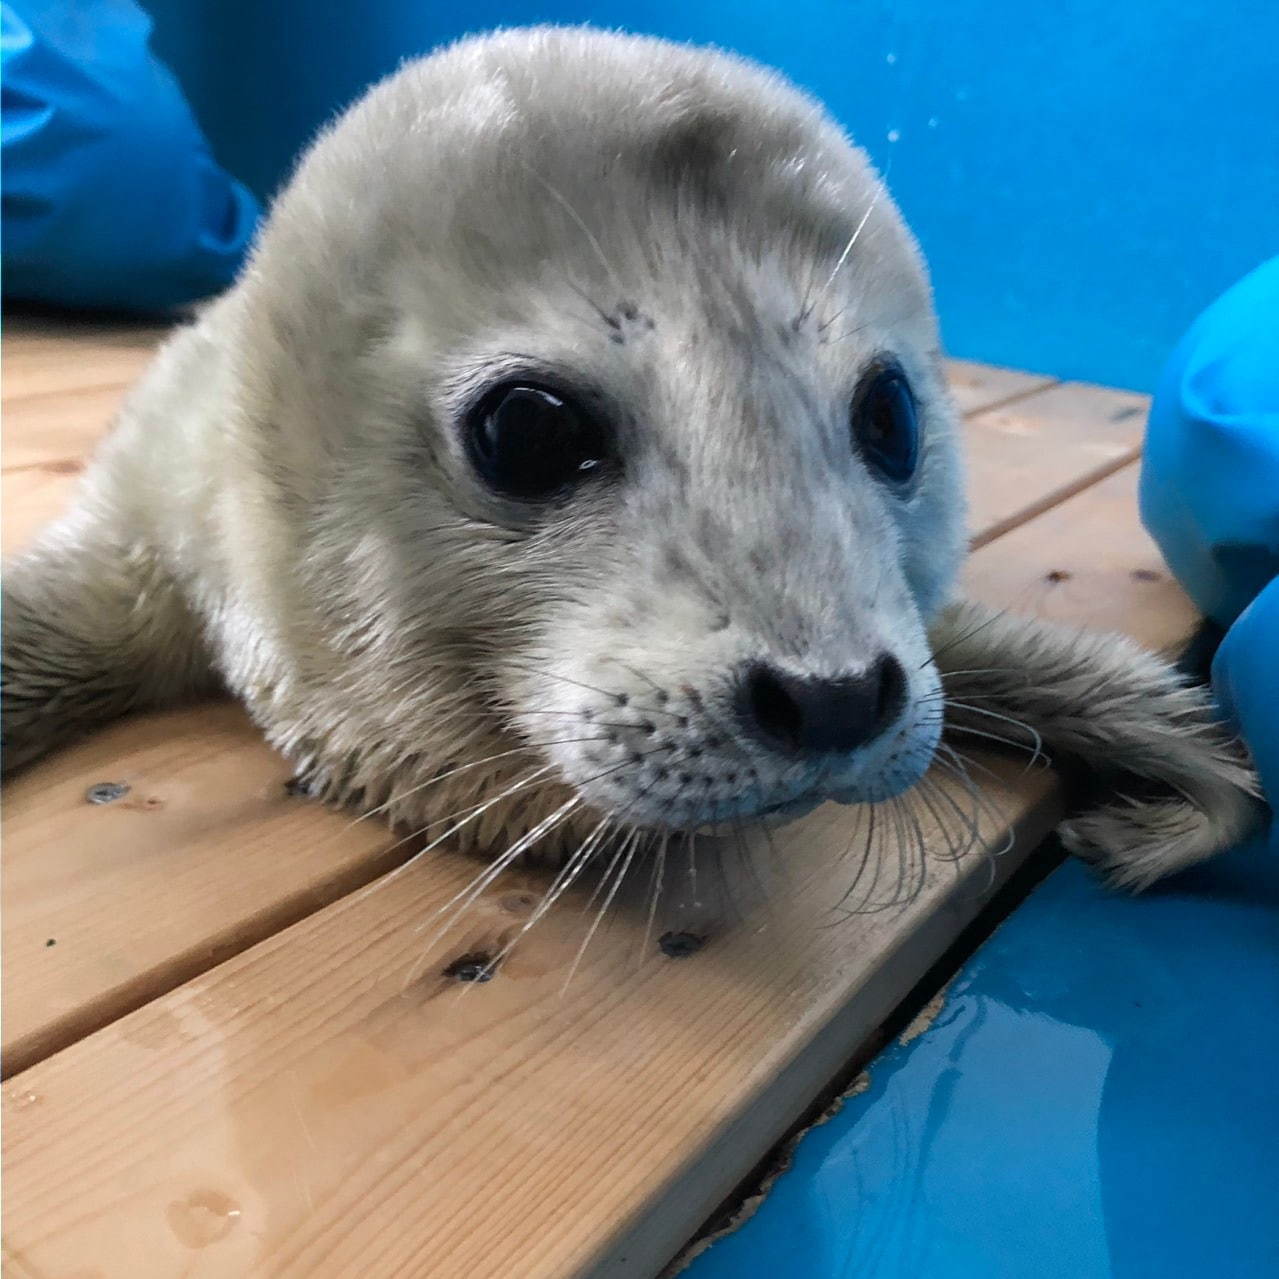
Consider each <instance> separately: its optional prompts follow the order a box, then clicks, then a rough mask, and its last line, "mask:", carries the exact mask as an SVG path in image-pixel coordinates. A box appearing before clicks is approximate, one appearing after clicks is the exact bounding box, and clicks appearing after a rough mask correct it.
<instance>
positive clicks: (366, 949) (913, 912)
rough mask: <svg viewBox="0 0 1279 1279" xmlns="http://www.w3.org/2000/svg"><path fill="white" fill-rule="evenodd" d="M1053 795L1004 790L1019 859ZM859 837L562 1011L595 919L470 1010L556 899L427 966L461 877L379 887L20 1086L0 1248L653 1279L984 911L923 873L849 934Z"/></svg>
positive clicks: (506, 888)
mask: <svg viewBox="0 0 1279 1279" xmlns="http://www.w3.org/2000/svg"><path fill="white" fill-rule="evenodd" d="M1049 784H1050V783H1049V779H1048V778H1047V777H1046V776H1045V775H1043V774H1039V775H1038V776H1036V777H1034V778H1031V779H1026V778H1021V777H1019V778H1018V779H1017V781H1016V786H1017V789H1013V788H1012V787H1011V786H1008V787H992V788H991V790H990V792H989V795H990V799H991V800H992V801H993V802H994V803H996V804H998V805H1001V806H1002V807H1003V808H1004V809H1005V810H1006V812H1007V813H1008V814H1009V816H1010V818H1011V819H1014V820H1016V821H1017V822H1018V827H1019V830H1020V833H1021V835H1022V838H1023V841H1024V843H1025V845H1027V846H1029V845H1032V844H1034V843H1035V842H1037V841H1038V839H1039V838H1040V837H1041V836H1042V835H1043V834H1044V832H1045V831H1046V829H1047V827H1048V825H1049V824H1050V823H1051V821H1052V820H1053V818H1054V816H1055V813H1054V812H1053V810H1052V808H1051V805H1046V804H1045V803H1043V802H1042V801H1043V799H1044V797H1045V794H1046V790H1047V787H1048V786H1049ZM1000 829H1002V824H1001V826H1000ZM998 833H999V832H998V831H997V830H996V829H995V828H994V827H988V828H987V830H986V839H987V840H988V841H992V842H993V841H995V840H996V838H997V836H998ZM848 838H849V830H848V813H847V810H839V809H834V808H827V809H823V810H820V811H819V813H817V814H814V815H813V817H811V818H810V819H808V820H807V821H806V822H804V823H800V824H798V825H797V826H796V827H794V828H791V829H790V830H789V831H788V832H787V833H786V836H785V842H784V843H783V844H781V845H780V846H779V855H780V857H781V858H782V859H783V860H784V862H785V864H786V872H787V874H786V884H785V891H779V892H777V893H776V894H775V896H774V898H773V902H774V904H773V908H772V911H771V913H747V915H746V918H745V919H744V920H743V921H741V922H739V923H734V922H733V921H731V919H729V918H726V917H725V916H724V915H723V914H719V913H713V914H710V915H709V916H708V914H706V913H703V912H696V911H693V913H692V914H691V915H689V916H688V917H687V918H681V917H680V916H679V915H678V914H676V915H674V916H673V917H667V918H663V919H661V920H660V921H659V923H658V925H657V928H656V929H654V934H655V935H656V933H657V932H659V931H660V930H662V929H664V928H674V929H682V930H685V931H694V930H695V931H696V932H697V933H698V934H699V935H708V934H709V940H708V942H707V944H706V945H705V947H704V949H703V950H702V951H701V952H700V953H698V954H696V955H694V956H692V957H690V958H687V959H683V960H676V959H669V958H666V957H665V956H664V955H662V954H661V953H660V952H659V951H658V949H657V948H656V947H655V946H654V945H653V944H652V942H651V940H650V942H649V944H648V946H647V947H645V946H644V924H645V921H644V918H643V915H642V912H638V911H631V912H627V913H624V914H622V915H620V916H617V917H616V918H615V920H614V923H613V925H612V926H611V928H610V930H609V932H608V934H607V935H606V936H604V937H601V938H597V941H596V944H595V945H594V946H593V947H592V948H591V949H589V950H588V951H587V954H586V958H585V960H584V961H583V962H582V963H581V965H580V966H579V967H578V969H577V971H576V973H575V974H573V976H572V978H571V980H568V981H567V985H566V978H567V975H568V973H569V971H570V968H571V965H572V963H573V959H574V955H575V953H576V951H577V948H578V945H579V941H580V939H581V937H582V936H583V934H584V931H585V928H586V921H585V919H584V918H583V914H582V901H581V898H580V896H579V897H577V899H576V900H574V901H572V902H571V903H570V904H569V905H568V906H567V907H566V908H565V909H564V910H561V911H558V912H556V913H555V914H554V915H553V916H552V917H548V918H547V919H545V920H543V921H542V923H541V924H540V925H539V926H538V927H537V928H536V929H534V930H533V931H532V932H530V933H529V935H528V937H527V938H526V939H525V942H524V943H523V944H522V945H521V946H520V947H519V948H518V949H517V950H516V952H515V953H514V954H513V955H512V956H511V958H510V959H508V960H507V961H506V963H504V964H503V965H502V966H501V967H500V968H499V969H498V971H497V973H496V975H495V976H494V977H493V979H492V980H491V981H489V982H487V983H484V984H472V985H466V986H459V985H458V984H457V983H456V982H453V981H451V980H450V979H449V978H448V976H447V975H446V973H447V971H448V968H449V965H450V962H451V961H453V960H455V959H457V958H459V957H461V956H463V955H467V954H472V953H474V952H475V951H476V950H477V949H480V950H486V951H487V952H488V953H492V950H493V948H494V947H497V946H498V945H500V944H501V941H502V939H503V938H505V937H507V936H509V935H510V933H511V932H512V931H513V929H514V928H515V927H516V926H518V924H519V923H520V921H521V919H523V918H524V917H525V916H526V914H527V909H528V905H527V903H528V902H530V901H532V900H535V899H536V898H535V894H536V893H539V892H540V891H541V889H542V887H543V886H544V880H543V879H541V878H520V877H513V878H512V879H511V880H509V881H507V882H506V883H504V884H502V885H501V887H500V889H498V890H495V891H493V892H491V893H489V894H486V895H485V897H484V898H483V900H482V901H481V902H480V903H479V905H478V906H477V907H476V908H475V909H474V911H473V912H472V913H471V915H470V917H469V922H468V924H467V926H466V927H465V928H464V929H463V930H462V932H461V935H460V936H458V937H456V938H452V939H446V940H445V943H444V944H442V945H435V946H432V945H431V944H430V943H431V941H432V938H433V936H434V927H436V926H435V925H433V923H432V920H433V916H434V914H435V912H437V911H438V910H439V909H440V907H441V904H442V903H444V902H446V901H447V900H448V898H449V897H450V896H451V895H453V894H454V893H456V892H458V891H459V890H460V889H461V888H462V887H463V886H464V885H465V884H466V883H467V882H468V878H469V876H470V874H471V873H472V870H473V868H469V867H466V866H464V865H463V864H462V863H461V860H460V859H443V860H441V861H438V862H434V863H431V864H429V865H424V866H420V867H413V868H410V869H409V870H407V871H406V872H404V873H402V874H400V875H398V876H389V877H385V878H383V879H381V880H379V881H377V882H376V883H375V884H374V885H372V886H371V887H370V888H369V889H367V890H365V892H364V893H362V894H357V895H354V896H351V897H347V898H345V899H343V900H342V901H339V902H337V903H335V904H334V905H332V906H330V907H328V908H327V909H325V910H323V911H321V912H319V913H318V914H316V915H313V916H311V917H310V918H308V919H306V920H304V921H302V922H301V923H300V924H297V925H295V926H294V927H293V928H291V929H289V930H287V931H285V932H283V933H280V934H278V935H277V936H274V937H272V938H271V939H269V940H268V941H265V942H263V943H261V944H260V945H258V946H256V947H254V948H253V949H252V950H250V951H247V952H245V953H244V954H242V955H240V956H239V957H237V958H236V959H233V960H231V961H229V962H228V963H226V964H223V965H221V966H220V967H218V968H216V969H214V970H213V971H211V972H209V973H207V974H205V975H204V976H203V977H200V978H197V979H196V980H194V981H192V982H190V983H188V984H187V985H185V986H183V987H181V988H180V989H178V990H176V991H174V992H172V993H171V994H170V995H168V996H165V997H163V998H162V999H159V1000H156V1001H155V1002H153V1003H151V1004H149V1005H147V1006H146V1007H144V1008H141V1009H139V1010H138V1011H137V1012H135V1013H133V1014H131V1015H130V1016H128V1017H125V1018H123V1019H122V1020H120V1021H117V1022H115V1023H113V1024H112V1025H111V1026H108V1027H106V1028H105V1029H104V1030H102V1031H100V1032H98V1033H97V1034H95V1035H93V1036H90V1037H89V1038H87V1039H85V1040H82V1041H81V1042H79V1043H78V1044H76V1045H74V1046H73V1047H71V1048H69V1049H67V1050H66V1051H64V1052H62V1053H60V1054H58V1055H56V1056H54V1057H52V1058H49V1059H48V1060H46V1061H44V1062H42V1063H40V1064H39V1065H37V1066H35V1067H33V1068H32V1069H30V1070H28V1071H26V1072H24V1074H23V1075H21V1076H19V1077H18V1078H17V1079H15V1080H12V1081H11V1082H10V1084H9V1085H8V1086H7V1088H6V1093H5V1103H6V1110H5V1121H6V1122H5V1141H6V1159H7V1166H8V1170H9V1175H8V1178H7V1181H6V1204H5V1208H6V1213H5V1221H6V1238H7V1242H8V1246H9V1247H10V1249H11V1250H12V1252H13V1253H14V1254H15V1255H17V1256H18V1257H20V1258H22V1259H23V1260H25V1261H26V1263H27V1264H28V1265H30V1266H32V1267H34V1268H36V1269H37V1270H39V1271H41V1272H43V1273H49V1274H59V1275H60V1274H67V1273H73V1272H74V1271H75V1270H76V1268H77V1267H83V1266H89V1265H91V1266H93V1267H95V1268H96V1272H97V1273H98V1274H100V1275H102V1276H104V1277H105V1276H111V1277H114V1276H121V1277H123V1276H128V1279H150V1277H151V1276H157V1277H159V1276H165V1277H166V1279H167V1277H170V1276H177V1275H180V1274H198V1275H201V1276H206V1277H212V1276H226V1277H227V1279H230V1277H232V1276H234V1277H236V1279H243V1277H244V1276H268V1275H269V1276H272V1279H285V1277H286V1276H306V1277H307V1279H311V1277H315V1279H323V1277H325V1276H335V1277H336V1276H348V1275H355V1274H358V1275H360V1276H362V1279H383V1277H388V1279H389V1277H390V1276H402V1275H409V1274H421V1275H430V1276H432V1279H452V1277H453V1276H458V1277H461V1276H467V1279H487V1277H492V1279H498V1277H501V1279H509V1277H510V1276H513V1275H519V1276H521V1279H540V1277H545V1279H551V1277H552V1276H553V1277H554V1279H566V1277H567V1276H573V1275H580V1274H588V1273H598V1274H605V1273H607V1274H616V1275H636V1276H639V1275H651V1274H652V1273H654V1272H655V1270H656V1269H657V1268H658V1267H659V1266H660V1265H661V1264H662V1263H663V1262H664V1261H665V1260H666V1259H667V1258H668V1257H669V1256H670V1255H671V1254H672V1253H673V1252H674V1251H675V1249H677V1248H678V1246H679V1245H680V1244H681V1243H682V1242H683V1241H684V1239H686V1238H687V1236H688V1235H689V1234H690V1233H691V1231H692V1230H693V1229H695V1228H696V1226H697V1225H698V1224H699V1222H700V1221H701V1220H702V1219H703V1217H704V1216H705V1215H706V1214H707V1213H708V1212H709V1211H710V1210H711V1209H712V1208H713V1207H714V1205H715V1204H716V1202H718V1200H719V1199H720V1198H721V1197H722V1196H723V1195H724V1194H726V1193H727V1192H728V1191H729V1190H730V1189H731V1187H732V1186H733V1184H734V1183H735V1182H736V1180H737V1179H738V1178H739V1177H740V1176H741V1175H742V1174H743V1173H744V1172H745V1171H746V1170H747V1169H748V1168H749V1167H750V1166H751V1164H752V1163H753V1162H754V1161H755V1160H756V1159H757V1158H758V1157H759V1155H760V1154H761V1153H762V1152H763V1150H765V1149H766V1148H767V1146H768V1145H769V1144H770V1143H771V1142H772V1141H773V1140H775V1139H776V1138H777V1137H778V1136H780V1135H781V1133H782V1132H783V1131H784V1130H785V1128H786V1127H787V1126H788V1125H789V1124H790V1123H791V1122H792V1121H793V1120H794V1119H795V1118H796V1117H797V1115H798V1114H799V1112H800V1111H801V1110H802V1108H803V1107H804V1106H805V1105H806V1104H807V1103H808V1100H809V1099H810V1098H811V1097H812V1096H813V1095H814V1093H815V1092H816V1090H817V1089H818V1088H819V1087H820V1085H821V1084H822V1082H823V1081H824V1079H825V1078H828V1077H829V1076H830V1074H832V1073H833V1072H834V1071H835V1070H836V1069H837V1068H838V1067H839V1065H840V1063H841V1062H843V1061H844V1060H846V1059H847V1056H848V1055H849V1054H850V1053H851V1052H853V1051H854V1050H855V1049H856V1048H857V1046H858V1044H859V1043H860V1042H861V1041H862V1039H863V1038H864V1036H865V1034H866V1032H867V1030H868V1029H869V1028H870V1027H872V1026H874V1025H875V1024H877V1022H878V1021H879V1020H880V1019H882V1017H883V1016H884V1015H885V1014H886V1013H887V1012H888V1011H889V1009H891V1007H892V1006H893V1005H894V1003H895V1002H896V1001H897V1000H898V999H899V998H900V997H901V995H902V994H903V993H904V992H905V991H906V990H907V989H909V987H910V985H911V984H912V983H913V982H914V981H915V980H916V979H917V978H918V977H919V976H920V975H921V974H922V972H923V971H924V970H925V969H926V967H927V966H928V965H929V964H930V963H931V962H932V960H933V959H934V958H935V957H936V955H937V954H938V953H939V951H940V949H941V948H943V947H944V946H945V944H946V943H947V942H948V941H949V939H950V938H951V937H953V936H954V934H955V932H956V931H958V929H959V928H961V927H962V926H963V924H964V923H965V922H966V921H967V919H968V918H970V917H971V915H972V913H973V912H974V911H975V910H976V908H977V906H978V903H979V901H980V899H981V897H982V886H983V885H984V884H985V882H986V866H985V865H984V864H982V862H981V859H974V860H973V861H971V863H964V864H962V865H961V866H960V868H959V873H958V874H956V870H955V868H954V867H951V866H947V865H943V864H942V863H940V862H937V863H935V864H934V865H933V866H932V867H931V870H930V874H929V879H928V882H927V884H926V886H925V888H924V890H923V892H922V893H921V894H920V895H919V896H918V897H917V898H915V900H914V901H913V902H912V903H911V904H910V905H909V906H906V907H904V908H900V909H898V910H896V911H889V912H885V913H882V914H872V915H868V916H864V917H861V918H857V919H853V920H849V921H845V922H843V923H840V922H839V921H838V917H837V916H835V915H833V914H832V904H833V902H834V901H835V900H837V899H838V896H839V890H840V888H841V886H842V885H843V884H844V883H845V882H846V880H847V878H848V876H849V874H850V872H849V870H848V869H847V864H846V862H844V860H843V854H844V853H845V852H846V850H847V846H848ZM1015 860H1016V857H1015V855H1013V856H1009V857H1006V858H1004V859H1002V860H1001V862H1000V863H999V864H998V867H997V870H998V871H999V872H1000V873H1003V872H1005V871H1006V870H1007V869H1009V868H1010V867H1011V866H1012V865H1013V864H1014V862H1015ZM683 909H684V910H685V911H689V910H690V909H691V907H690V906H689V905H688V904H687V903H686V904H685V906H684V907H683ZM659 1199H660V1203H661V1210H660V1211H658V1212H654V1211H652V1205H653V1204H654V1203H655V1202H657V1201H658V1200H659Z"/></svg>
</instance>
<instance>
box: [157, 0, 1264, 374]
mask: <svg viewBox="0 0 1279 1279" xmlns="http://www.w3.org/2000/svg"><path fill="white" fill-rule="evenodd" d="M149 7H150V8H151V9H152V10H153V12H154V13H155V14H156V16H157V27H158V31H157V43H158V47H159V49H160V50H161V52H162V53H163V54H164V55H165V56H166V57H168V58H169V59H170V61H171V62H172V63H173V65H174V66H175V68H176V69H177V71H178V72H179V74H180V76H181V78H182V80H183V82H184V84H185V86H186V88H187V91H188V93H189V95H190V96H191V98H192V100H193V103H194V105H195V108H196V111H197V114H198V115H199V117H200V118H201V120H202V122H203V123H204V125H205V127H206V128H207V130H208V131H209V133H210V134H211V136H212V139H213V143H214V148H215V150H216V151H217V153H218V155H219V157H220V158H221V159H222V160H223V161H224V162H225V163H226V164H227V165H228V166H229V167H230V168H231V169H232V170H233V171H235V172H236V173H237V175H239V176H241V177H243V178H244V179H245V180H246V181H248V182H249V184H250V185H251V186H253V187H255V188H256V189H257V190H258V191H259V192H269V191H270V190H272V189H273V188H275V187H276V186H277V185H278V183H279V182H280V181H281V179H282V176H283V175H284V174H285V173H286V172H287V169H288V166H289V163H290V161H291V159H292V157H293V155H294V154H295V152H296V151H297V149H298V148H299V147H300V146H301V145H302V144H303V143H304V142H305V141H306V139H307V138H308V137H310V135H311V134H312V133H313V131H314V130H315V128H316V127H317V125H318V124H319V123H320V122H322V121H323V120H324V119H326V118H327V117H328V116H329V115H330V114H331V113H332V112H334V111H335V110H337V109H338V108H340V107H341V105H342V104H344V103H346V102H348V101H349V100H350V99H352V98H353V97H355V96H356V95H358V93H359V92H360V90H361V88H362V87H363V86H364V85H366V84H367V83H368V82H369V81H371V80H373V79H374V78H376V77H378V76H380V75H382V74H383V73H385V72H387V71H388V70H390V69H392V68H393V67H394V66H395V65H396V64H397V63H398V62H399V61H400V59H402V58H403V57H405V56H408V55H411V54H415V53H418V52H422V51H425V50H429V49H430V48H432V47H433V46H434V45H436V44H438V43H439V42H441V41H445V40H449V39H452V38H454V37H456V36H458V35H460V34H462V33H464V32H466V31H473V30H483V29H486V28H489V27H492V26H496V25H501V24H507V25H512V24H518V23H526V22H531V21H561V22H576V21H591V22H595V23H597V24H601V25H612V26H623V27H626V28H629V29H632V30H636V31H646V32H653V33H656V34H660V35H667V36H671V37H675V38H679V39H688V40H695V41H701V42H713V43H718V44H721V45H724V46H727V47H731V48H733V49H736V50H738V51H740V52H742V53H745V54H748V55H750V56H753V57H756V58H759V59H761V60H763V61H766V62H770V63H772V64H773V65H775V66H778V67H780V68H781V69H783V70H784V71H786V72H787V73H788V74H789V75H790V76H791V77H792V78H793V79H795V80H797V81H798V82H799V83H801V84H802V85H804V86H806V87H807V88H809V89H810V90H812V91H813V92H814V93H816V94H818V95H819V96H820V97H821V98H822V99H823V100H824V101H826V102H827V103H828V104H829V106H830V107H831V108H832V110H833V111H834V112H835V113H836V115H837V116H838V117H839V118H840V119H841V120H842V121H843V122H844V124H845V125H846V126H847V127H848V129H849V130H850V131H851V132H852V133H853V134H854V135H855V136H856V137H857V138H858V139H859V140H860V141H861V142H863V143H864V144H865V145H866V146H867V147H868V148H869V150H870V151H871V153H872V154H873V156H874V157H875V159H876V160H877V161H878V162H879V163H880V164H881V165H882V166H883V167H885V168H888V170H889V175H890V185H891V187H892V189H893V191H894V193H895V195H896V197H897V199H898V201H899V203H900V204H901V206H902V207H903V209H904V210H905V212H906V215H907V217H908V218H909V220H910V221H911V223H912V225H913V226H914V227H915V230H916V232H917V234H918V235H919V237H920V239H921V241H922V242H923V245H924V249H925V252H926V253H927V255H928V257H929V259H930V261H931V263H932V267H933V274H934V279H935V284H936V290H937V299H938V305H939V308H940V312H941V316H942V322H943V326H944V330H945V336H946V339H947V343H948V345H949V347H950V348H951V350H952V351H953V352H954V353H955V354H957V355H962V356H968V357H971V358H975V359H983V360H990V361H994V362H997V363H1002V364H1009V365H1015V366H1018V367H1022V368H1028V369H1036V370H1041V371H1044V372H1049V373H1055V374H1058V375H1060V376H1063V377H1081V378H1088V379H1092V380H1095V381H1100V382H1106V383H1111V384H1114V385H1122V386H1130V387H1136V388H1144V389H1148V388H1150V387H1151V386H1152V385H1153V383H1154V380H1155V378H1156V376H1157V372H1158V369H1159V366H1160V363H1161V361H1162V359H1163V357H1164V356H1165V354H1166V353H1167V351H1168V349H1169V347H1170V346H1171V345H1172V343H1173V342H1174V341H1175V340H1176V338H1177V337H1178V335H1179V334H1180V333H1181V331H1182V330H1183V329H1184V328H1185V327H1186V326H1187V325H1188V324H1189V322H1190V321H1191V319H1193V317H1194V315H1195V314H1196V313H1197V312H1198V311H1199V310H1200V309H1201V308H1202V307H1203V306H1204V305H1205V304H1206V303H1208V302H1209V301H1210V300H1211V299H1212V298H1213V297H1214V296H1215V295H1216V294H1217V293H1219V292H1220V291H1221V290H1222V289H1224V288H1225V287H1227V286H1228V285H1229V284H1230V283H1231V282H1232V281H1233V280H1235V279H1237V278H1238V277H1239V276H1241V275H1243V274H1244V273H1245V272H1246V271H1247V270H1249V269H1250V268H1251V267H1253V266H1255V265H1256V264H1257V263H1259V262H1260V261H1261V260H1263V259H1264V258H1266V257H1269V256H1272V255H1273V254H1275V253H1276V252H1279V2H1277V0H1214V2H1211V3H1210V2H1209V0H1121V2H1120V3H1115V0H1073V3H1071V4H1070V5H1057V4H1052V5H1049V4H1035V3H1029V4H1028V3H1025V0H989V2H988V3H985V4H980V3H967V4H965V3H958V2H956V0H897V3H891V2H890V0H861V2H860V3H842V4H837V3H833V2H829V0H828V2H823V0H790V2H789V3H787V4H785V5H779V4H777V3H776V0H732V2H731V3H730V0H715V2H707V3H702V4H695V3H694V4H688V3H679V2H678V0H611V2H609V0H595V2H594V3H590V2H587V0H577V2H573V0H560V2H558V3H547V4H543V5H541V6H534V5H528V4H519V3H513V2H512V0H472V2H471V3H470V4H468V5H465V6H444V5H429V4H423V3H422V2H421V0H365V3H363V4H359V5H352V4H346V3H335V2H329V3H317V0H308V2H307V3H302V0H272V2H271V3H268V4H263V3H261V0H150V2H149ZM890 56H891V58H892V60H891V61H890ZM891 131H896V133H897V134H898V135H899V137H898V141H896V142H895V143H893V142H890V141H889V134H890V132H891Z"/></svg>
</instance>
